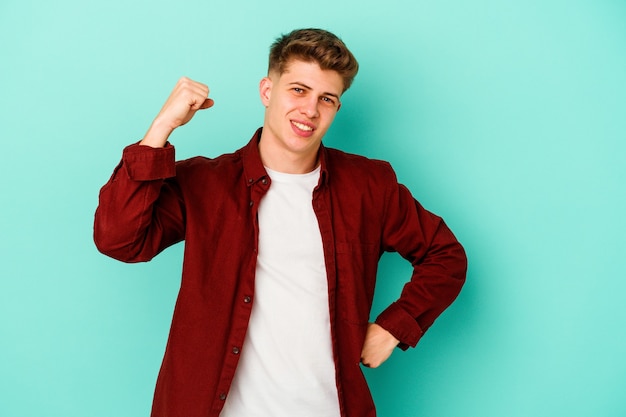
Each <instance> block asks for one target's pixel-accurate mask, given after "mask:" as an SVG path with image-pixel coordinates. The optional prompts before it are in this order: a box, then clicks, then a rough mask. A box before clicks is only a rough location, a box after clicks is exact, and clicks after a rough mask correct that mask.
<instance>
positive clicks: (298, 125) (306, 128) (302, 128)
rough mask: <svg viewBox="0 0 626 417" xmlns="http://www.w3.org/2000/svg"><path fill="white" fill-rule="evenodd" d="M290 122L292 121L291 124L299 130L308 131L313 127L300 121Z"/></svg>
mask: <svg viewBox="0 0 626 417" xmlns="http://www.w3.org/2000/svg"><path fill="white" fill-rule="evenodd" d="M291 123H293V125H294V126H295V127H297V128H298V129H300V130H306V131H307V132H310V131H311V130H313V128H312V127H311V126H307V125H305V124H302V123H298V122H291Z"/></svg>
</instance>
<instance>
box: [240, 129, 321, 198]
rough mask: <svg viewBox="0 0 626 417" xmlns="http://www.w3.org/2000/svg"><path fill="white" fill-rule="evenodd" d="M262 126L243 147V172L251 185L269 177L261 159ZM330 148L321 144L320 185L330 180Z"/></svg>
mask: <svg viewBox="0 0 626 417" xmlns="http://www.w3.org/2000/svg"><path fill="white" fill-rule="evenodd" d="M262 130H263V128H262V127H260V128H258V129H257V131H256V132H255V133H254V135H253V136H252V139H250V142H248V144H247V145H246V146H245V147H244V148H243V150H242V152H243V156H242V158H243V173H244V175H245V177H246V184H247V185H248V186H251V185H253V184H255V183H256V182H257V181H260V180H262V179H263V178H267V177H268V175H267V172H266V171H265V167H264V166H263V161H261V154H260V152H259V141H260V140H261V131H262ZM327 154H328V150H327V149H326V147H325V146H324V145H323V144H320V149H319V160H320V185H322V184H326V183H327V182H328V167H327V161H328V156H327Z"/></svg>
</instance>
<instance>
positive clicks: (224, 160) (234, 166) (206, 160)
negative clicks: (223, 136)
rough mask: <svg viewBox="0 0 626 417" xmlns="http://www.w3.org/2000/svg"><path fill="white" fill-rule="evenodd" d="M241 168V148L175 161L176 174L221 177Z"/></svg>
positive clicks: (223, 177)
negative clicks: (214, 154) (214, 155)
mask: <svg viewBox="0 0 626 417" xmlns="http://www.w3.org/2000/svg"><path fill="white" fill-rule="evenodd" d="M242 169H243V163H242V158H241V149H240V150H237V151H235V152H231V153H225V154H222V155H219V156H216V157H208V156H201V155H199V156H194V157H191V158H188V159H183V160H180V161H177V162H176V175H177V176H179V177H180V176H185V177H187V176H191V177H196V176H213V175H215V176H219V177H220V178H222V179H225V178H228V177H229V175H232V174H235V173H237V172H240V171H241V170H242Z"/></svg>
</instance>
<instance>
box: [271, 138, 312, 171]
mask: <svg viewBox="0 0 626 417" xmlns="http://www.w3.org/2000/svg"><path fill="white" fill-rule="evenodd" d="M259 153H260V155H261V161H262V162H263V165H264V166H266V167H267V168H269V169H271V170H273V171H277V172H282V173H285V174H306V173H309V172H312V171H313V170H315V168H317V166H318V165H319V158H318V154H319V146H318V147H317V149H315V150H314V152H313V151H311V152H306V153H302V154H299V153H293V152H289V151H287V150H284V149H281V148H277V147H274V146H272V145H271V144H269V143H268V142H267V141H266V142H265V143H263V137H261V141H260V142H259Z"/></svg>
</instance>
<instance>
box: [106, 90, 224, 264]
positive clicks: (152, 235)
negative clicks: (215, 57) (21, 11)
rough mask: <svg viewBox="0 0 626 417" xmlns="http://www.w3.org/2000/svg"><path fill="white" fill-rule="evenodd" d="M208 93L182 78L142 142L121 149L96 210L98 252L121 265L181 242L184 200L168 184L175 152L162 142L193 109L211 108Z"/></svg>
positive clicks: (173, 170) (172, 182) (148, 256)
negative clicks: (119, 159)
mask: <svg viewBox="0 0 626 417" xmlns="http://www.w3.org/2000/svg"><path fill="white" fill-rule="evenodd" d="M208 91H209V89H208V87H207V86H205V85H203V84H200V83H197V82H195V81H192V80H190V79H188V78H181V79H180V80H179V81H178V83H177V84H176V87H175V88H174V90H173V91H172V93H171V94H170V96H169V98H168V99H167V101H166V102H165V104H164V106H163V108H162V109H161V111H160V112H159V114H158V115H157V117H156V118H155V119H154V121H153V123H152V125H151V126H150V129H149V130H148V132H147V133H146V135H145V137H144V139H143V140H142V141H141V143H140V144H135V145H131V146H128V147H127V148H126V149H124V152H123V155H122V161H121V162H120V164H119V165H118V166H117V168H116V169H115V171H114V172H113V175H112V176H111V179H110V180H109V181H108V182H107V184H105V185H104V187H102V189H101V191H100V199H99V205H98V208H97V209H96V214H95V219H94V241H95V243H96V246H97V247H98V249H99V250H100V251H101V252H102V253H105V254H106V255H109V256H111V257H113V258H115V259H119V260H122V261H125V262H141V261H147V260H149V259H151V258H152V257H154V256H155V255H156V254H158V253H159V252H160V251H162V250H163V249H164V248H166V247H167V246H170V245H172V244H174V243H176V242H178V241H180V240H182V239H183V237H184V230H185V224H184V223H185V220H184V207H183V199H182V197H181V195H180V190H179V189H178V184H177V183H176V181H174V180H173V178H174V177H175V175H176V167H175V160H174V148H173V147H172V146H171V145H169V144H167V139H168V137H169V135H170V134H171V133H172V131H173V130H174V129H176V128H177V127H179V126H182V125H183V124H185V123H187V122H188V121H189V120H190V119H191V118H192V117H193V115H194V114H195V113H196V111H197V110H200V109H205V108H209V107H211V106H212V105H213V100H211V99H209V98H207V94H208Z"/></svg>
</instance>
